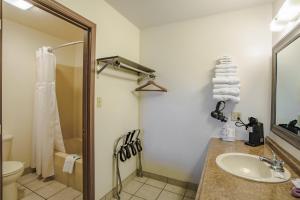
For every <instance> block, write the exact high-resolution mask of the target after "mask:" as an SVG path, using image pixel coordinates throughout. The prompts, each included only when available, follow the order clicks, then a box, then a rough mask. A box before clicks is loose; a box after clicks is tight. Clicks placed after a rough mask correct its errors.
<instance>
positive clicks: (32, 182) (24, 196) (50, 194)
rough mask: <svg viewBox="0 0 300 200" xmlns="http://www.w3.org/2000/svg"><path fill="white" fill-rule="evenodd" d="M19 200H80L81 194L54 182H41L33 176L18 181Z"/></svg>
mask: <svg viewBox="0 0 300 200" xmlns="http://www.w3.org/2000/svg"><path fill="white" fill-rule="evenodd" d="M18 184H19V189H20V190H19V192H20V195H19V196H21V197H20V198H19V199H20V200H45V199H49V200H82V193H81V192H79V191H77V190H74V189H73V188H71V187H67V186H66V185H64V184H61V183H59V182H57V181H55V180H53V181H48V182H43V181H42V180H39V179H38V178H37V175H35V174H27V175H24V176H22V177H21V178H20V179H19V180H18Z"/></svg>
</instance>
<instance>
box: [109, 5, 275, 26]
mask: <svg viewBox="0 0 300 200" xmlns="http://www.w3.org/2000/svg"><path fill="white" fill-rule="evenodd" d="M106 2H108V3H109V4H110V5H111V6H112V7H114V8H115V9H116V10H117V11H119V12H120V13H121V14H122V15H124V16H125V17H126V18H127V19H129V21H131V22H132V23H133V24H135V25H137V26H138V27H140V28H147V27H151V26H158V25H163V24H167V23H171V22H176V21H183V20H187V19H193V18H197V17H202V16H206V15H211V14H216V13H220V12H225V11H230V10H237V9H242V8H247V7H253V6H256V5H260V4H265V3H270V2H273V0H106Z"/></svg>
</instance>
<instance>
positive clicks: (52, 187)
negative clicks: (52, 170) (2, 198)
mask: <svg viewBox="0 0 300 200" xmlns="http://www.w3.org/2000/svg"><path fill="white" fill-rule="evenodd" d="M66 187H67V186H66V185H64V184H61V183H59V182H57V181H53V182H52V183H51V184H49V185H47V186H45V187H42V188H40V189H38V190H36V191H35V192H36V193H37V194H38V195H40V196H42V197H44V198H46V199H47V198H49V197H51V196H53V195H55V194H56V193H59V192H60V191H62V190H63V189H64V188H66Z"/></svg>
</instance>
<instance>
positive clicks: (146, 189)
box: [121, 177, 196, 200]
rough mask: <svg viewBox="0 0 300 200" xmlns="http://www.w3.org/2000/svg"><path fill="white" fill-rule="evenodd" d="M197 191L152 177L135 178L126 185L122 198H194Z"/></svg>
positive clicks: (127, 199) (122, 199)
mask: <svg viewBox="0 0 300 200" xmlns="http://www.w3.org/2000/svg"><path fill="white" fill-rule="evenodd" d="M195 196H196V191H193V190H189V189H185V188H182V187H179V186H176V185H171V184H167V183H165V182H161V181H157V180H154V179H150V178H146V177H144V178H138V177H136V178H134V179H133V180H132V181H130V182H129V183H127V184H126V185H124V188H123V192H122V194H121V200H193V199H195Z"/></svg>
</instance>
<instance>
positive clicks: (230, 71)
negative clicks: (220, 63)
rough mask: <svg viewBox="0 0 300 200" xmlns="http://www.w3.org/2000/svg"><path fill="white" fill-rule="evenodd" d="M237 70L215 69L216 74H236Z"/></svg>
mask: <svg viewBox="0 0 300 200" xmlns="http://www.w3.org/2000/svg"><path fill="white" fill-rule="evenodd" d="M236 72H237V69H232V68H228V69H215V73H236Z"/></svg>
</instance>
